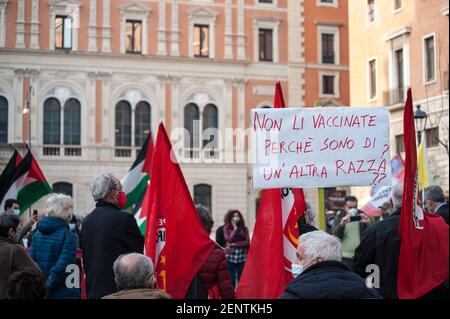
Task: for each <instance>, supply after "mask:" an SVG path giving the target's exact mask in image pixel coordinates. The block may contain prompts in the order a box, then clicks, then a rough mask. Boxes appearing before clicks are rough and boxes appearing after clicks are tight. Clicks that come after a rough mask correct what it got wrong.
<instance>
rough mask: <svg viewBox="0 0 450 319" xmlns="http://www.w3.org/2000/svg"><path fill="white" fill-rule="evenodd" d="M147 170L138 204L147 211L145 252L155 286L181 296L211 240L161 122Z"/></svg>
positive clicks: (210, 245)
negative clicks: (152, 268) (147, 178)
mask: <svg viewBox="0 0 450 319" xmlns="http://www.w3.org/2000/svg"><path fill="white" fill-rule="evenodd" d="M151 171H152V180H151V182H150V186H149V187H148V188H147V191H146V194H145V198H144V200H143V203H142V209H143V210H144V211H146V212H147V228H146V234H145V252H146V255H147V256H149V257H150V258H152V260H153V262H154V264H155V273H156V274H157V281H158V287H159V288H161V289H163V290H165V291H166V292H167V293H168V294H170V295H171V296H172V297H174V298H183V297H184V296H185V294H186V291H187V289H188V288H189V285H190V283H191V281H192V279H193V277H194V275H195V274H196V273H197V272H198V271H199V269H200V267H201V266H202V265H203V263H204V262H205V260H206V258H207V257H208V255H209V253H210V252H211V250H212V249H213V248H214V242H213V241H212V240H211V239H210V238H209V236H208V235H207V234H206V232H205V231H204V229H203V226H202V225H201V223H200V220H199V218H198V216H197V212H196V210H195V206H194V202H193V201H192V198H191V195H190V193H189V190H188V187H187V185H186V182H185V180H184V177H183V173H182V172H181V168H180V166H179V164H178V163H177V161H176V158H175V155H174V153H173V151H172V145H171V144H170V140H169V137H168V136H167V133H166V130H165V128H164V125H163V124H162V123H161V124H160V125H159V130H158V136H157V138H156V145H155V148H154V153H153V160H152V168H151Z"/></svg>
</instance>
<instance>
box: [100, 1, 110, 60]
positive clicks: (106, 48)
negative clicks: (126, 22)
mask: <svg viewBox="0 0 450 319" xmlns="http://www.w3.org/2000/svg"><path fill="white" fill-rule="evenodd" d="M110 13H111V10H110V0H103V27H102V29H103V34H102V52H111V26H110Z"/></svg>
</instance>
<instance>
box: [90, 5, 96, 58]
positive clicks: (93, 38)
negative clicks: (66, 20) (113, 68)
mask: <svg viewBox="0 0 450 319" xmlns="http://www.w3.org/2000/svg"><path fill="white" fill-rule="evenodd" d="M88 37H89V40H88V51H89V52H97V0H89V27H88Z"/></svg>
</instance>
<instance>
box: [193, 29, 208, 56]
mask: <svg viewBox="0 0 450 319" xmlns="http://www.w3.org/2000/svg"><path fill="white" fill-rule="evenodd" d="M193 46H194V56H195V57H201V58H207V57H209V26H208V25H201V24H196V25H194V43H193Z"/></svg>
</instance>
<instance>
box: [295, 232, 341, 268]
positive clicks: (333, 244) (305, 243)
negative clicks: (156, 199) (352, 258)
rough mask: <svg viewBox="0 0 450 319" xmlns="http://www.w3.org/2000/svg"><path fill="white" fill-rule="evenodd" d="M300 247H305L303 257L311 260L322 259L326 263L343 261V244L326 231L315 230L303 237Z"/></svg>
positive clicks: (300, 240) (301, 237)
mask: <svg viewBox="0 0 450 319" xmlns="http://www.w3.org/2000/svg"><path fill="white" fill-rule="evenodd" d="M298 245H299V247H303V255H304V256H306V257H308V258H309V259H315V258H318V257H321V258H322V259H323V260H324V261H325V260H331V261H341V260H342V245H341V242H340V241H339V239H337V238H336V237H334V236H331V235H330V234H328V233H326V232H324V231H321V230H315V231H312V232H309V233H306V234H303V235H301V236H300V238H299V244H298Z"/></svg>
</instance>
